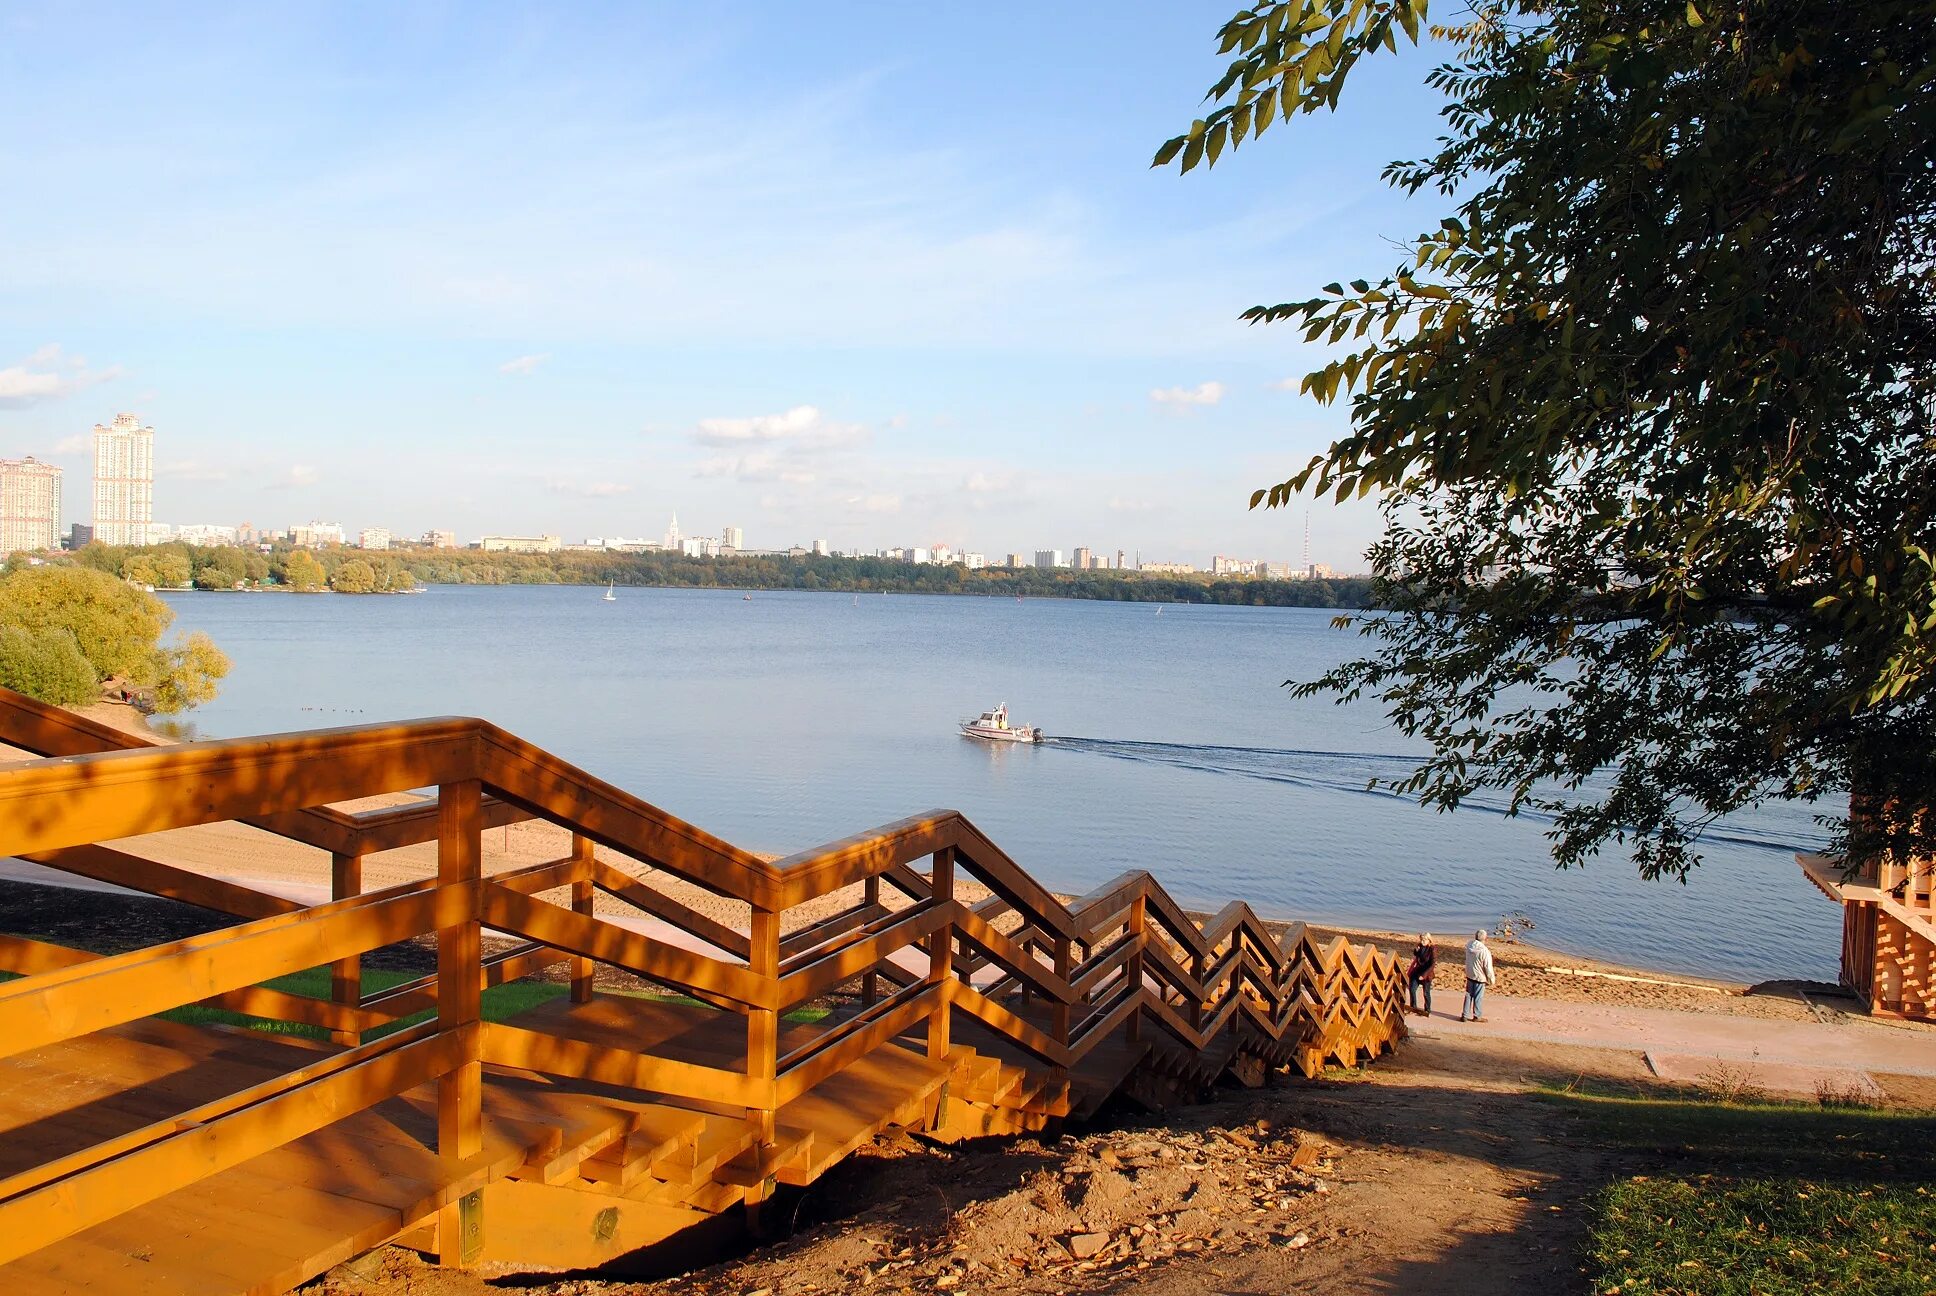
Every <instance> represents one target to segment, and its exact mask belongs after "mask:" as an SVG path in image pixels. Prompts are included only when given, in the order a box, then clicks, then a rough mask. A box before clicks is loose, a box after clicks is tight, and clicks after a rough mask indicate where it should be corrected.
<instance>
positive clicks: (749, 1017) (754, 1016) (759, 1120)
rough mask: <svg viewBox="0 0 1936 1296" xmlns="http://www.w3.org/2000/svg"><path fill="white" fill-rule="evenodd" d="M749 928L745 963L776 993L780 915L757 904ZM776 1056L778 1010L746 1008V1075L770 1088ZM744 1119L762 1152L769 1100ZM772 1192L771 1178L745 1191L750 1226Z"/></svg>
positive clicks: (768, 1140) (769, 1132)
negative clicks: (750, 1125)
mask: <svg viewBox="0 0 1936 1296" xmlns="http://www.w3.org/2000/svg"><path fill="white" fill-rule="evenodd" d="M750 926H751V930H750V932H749V933H748V936H749V940H748V945H747V954H746V967H747V970H748V971H749V972H751V973H752V974H753V975H754V976H756V977H759V978H760V979H761V981H762V982H764V983H765V989H766V990H767V991H769V992H772V993H775V994H777V992H778V990H779V985H780V915H779V914H778V913H776V912H775V911H773V910H771V909H762V908H759V907H758V906H757V905H756V906H754V908H753V912H752V923H751V924H750ZM779 1060H780V1010H779V1008H778V1006H775V1007H771V1008H749V1009H747V1011H746V1075H747V1078H748V1079H749V1080H754V1081H758V1082H764V1083H765V1084H766V1086H767V1087H768V1089H769V1091H770V1090H771V1088H772V1086H773V1084H774V1081H775V1079H776V1073H777V1071H778V1069H779ZM746 1116H747V1120H748V1121H749V1122H751V1123H752V1124H753V1125H754V1126H755V1129H754V1135H755V1139H754V1145H755V1148H756V1151H757V1155H760V1156H765V1155H766V1154H767V1151H768V1149H770V1148H771V1147H772V1146H773V1104H772V1102H771V1101H770V1100H769V1101H768V1103H767V1105H766V1106H764V1107H760V1108H755V1109H751V1110H749V1111H748V1112H747V1113H746ZM772 1195H773V1180H772V1179H770V1178H769V1179H763V1180H762V1181H761V1182H760V1184H759V1186H758V1187H757V1188H752V1189H749V1190H748V1191H747V1194H746V1208H747V1215H748V1217H749V1222H750V1223H751V1225H752V1227H753V1228H754V1230H755V1231H756V1232H757V1231H758V1229H759V1209H760V1203H762V1202H764V1201H765V1200H766V1199H767V1198H768V1197H770V1196H772Z"/></svg>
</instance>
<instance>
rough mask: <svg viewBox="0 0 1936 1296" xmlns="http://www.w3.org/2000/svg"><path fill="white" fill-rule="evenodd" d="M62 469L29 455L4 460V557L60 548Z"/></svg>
mask: <svg viewBox="0 0 1936 1296" xmlns="http://www.w3.org/2000/svg"><path fill="white" fill-rule="evenodd" d="M60 514H61V470H60V469H59V468H58V467H56V466H55V465H53V464H50V463H42V462H41V461H40V460H38V459H36V458H34V457H33V456H32V455H28V456H27V457H26V458H25V459H0V558H4V557H6V556H7V555H8V554H10V553H19V552H20V551H22V550H26V551H28V552H31V553H39V552H40V551H41V550H43V549H58V548H60Z"/></svg>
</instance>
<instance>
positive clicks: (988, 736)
mask: <svg viewBox="0 0 1936 1296" xmlns="http://www.w3.org/2000/svg"><path fill="white" fill-rule="evenodd" d="M961 735H962V737H964V738H981V739H984V740H985V741H988V742H1023V743H1039V742H1041V741H1042V731H1041V730H1040V729H1035V728H1031V727H1030V726H1028V725H1012V724H1010V723H1009V722H1008V703H1006V702H1004V703H1002V704H1001V705H1000V706H998V707H996V708H995V709H993V710H992V711H984V712H982V713H981V714H980V715H978V716H976V717H975V718H974V719H973V720H963V721H962V722H961Z"/></svg>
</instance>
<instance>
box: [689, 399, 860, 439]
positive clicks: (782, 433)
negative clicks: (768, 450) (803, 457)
mask: <svg viewBox="0 0 1936 1296" xmlns="http://www.w3.org/2000/svg"><path fill="white" fill-rule="evenodd" d="M866 437H867V429H866V428H864V427H862V426H861V425H860V424H858V423H835V422H832V421H830V420H829V419H827V418H826V417H825V416H823V415H822V414H821V412H820V411H819V410H818V409H816V408H814V407H813V406H812V405H795V406H794V407H793V408H792V409H789V410H787V411H786V412H784V413H781V414H755V415H753V416H751V417H750V418H708V419H700V420H699V427H698V429H697V430H696V431H695V432H694V433H693V439H694V440H695V441H697V442H699V444H700V445H709V446H729V445H746V444H749V443H760V442H785V443H786V444H788V445H791V446H799V447H804V448H811V449H831V448H834V447H837V446H845V445H853V444H856V443H857V442H860V441H863V440H865V439H866Z"/></svg>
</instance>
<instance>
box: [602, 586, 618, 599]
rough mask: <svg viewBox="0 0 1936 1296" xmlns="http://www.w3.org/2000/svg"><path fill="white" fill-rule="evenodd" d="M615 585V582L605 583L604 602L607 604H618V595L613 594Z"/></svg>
mask: <svg viewBox="0 0 1936 1296" xmlns="http://www.w3.org/2000/svg"><path fill="white" fill-rule="evenodd" d="M613 584H614V582H612V581H606V582H605V599H604V601H605V602H607V603H616V602H618V595H616V594H614V593H613V592H612V586H613Z"/></svg>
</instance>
